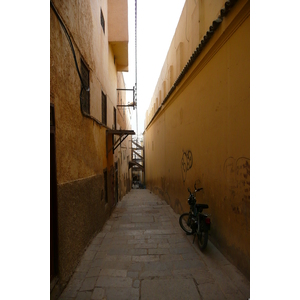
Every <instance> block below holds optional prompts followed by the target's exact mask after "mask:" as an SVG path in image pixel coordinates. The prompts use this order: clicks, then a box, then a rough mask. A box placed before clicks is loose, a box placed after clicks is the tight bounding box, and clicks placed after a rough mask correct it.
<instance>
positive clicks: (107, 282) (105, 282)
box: [96, 276, 132, 287]
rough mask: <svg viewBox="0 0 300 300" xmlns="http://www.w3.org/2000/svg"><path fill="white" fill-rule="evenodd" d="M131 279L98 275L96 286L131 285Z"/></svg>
mask: <svg viewBox="0 0 300 300" xmlns="http://www.w3.org/2000/svg"><path fill="white" fill-rule="evenodd" d="M131 286H132V279H131V278H129V277H126V278H123V277H107V276H99V277H98V279H97V282H96V287H131Z"/></svg>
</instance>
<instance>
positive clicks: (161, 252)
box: [148, 248, 170, 254]
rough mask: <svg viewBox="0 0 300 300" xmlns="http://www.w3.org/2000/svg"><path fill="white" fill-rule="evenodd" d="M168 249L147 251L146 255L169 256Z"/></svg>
mask: <svg viewBox="0 0 300 300" xmlns="http://www.w3.org/2000/svg"><path fill="white" fill-rule="evenodd" d="M169 253H170V251H169V249H163V248H160V249H148V254H169Z"/></svg>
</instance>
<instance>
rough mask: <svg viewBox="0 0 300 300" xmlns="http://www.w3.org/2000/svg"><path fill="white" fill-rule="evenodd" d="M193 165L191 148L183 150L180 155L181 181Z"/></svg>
mask: <svg viewBox="0 0 300 300" xmlns="http://www.w3.org/2000/svg"><path fill="white" fill-rule="evenodd" d="M192 166H193V153H192V151H191V150H187V151H183V153H182V157H181V174H182V180H183V183H184V182H185V180H186V174H187V171H188V170H190V169H191V168H192Z"/></svg>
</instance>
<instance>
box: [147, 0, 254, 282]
mask: <svg viewBox="0 0 300 300" xmlns="http://www.w3.org/2000/svg"><path fill="white" fill-rule="evenodd" d="M238 3H239V2H238ZM249 14H250V7H249V3H248V2H247V1H240V3H239V5H238V4H236V6H235V7H234V8H233V9H232V11H231V12H230V14H229V15H228V18H227V20H226V18H224V20H223V22H224V23H222V25H221V26H223V27H220V28H219V29H218V30H219V31H216V33H215V35H214V36H213V38H212V39H211V40H210V41H209V42H208V44H207V46H206V48H205V51H203V53H202V54H201V55H200V56H199V57H198V58H197V60H196V61H195V63H194V64H193V66H192V67H191V69H190V70H189V72H188V73H187V74H186V75H185V77H184V79H183V80H182V81H181V83H180V84H179V86H177V87H176V89H175V91H174V92H173V93H172V95H171V97H170V98H169V99H168V101H167V102H166V103H165V104H164V106H163V107H161V108H160V111H159V112H158V114H157V116H156V117H155V119H154V120H153V121H152V122H151V123H150V124H149V125H148V127H147V128H146V130H145V133H144V137H145V152H146V154H145V157H146V184H147V188H150V189H151V190H153V191H154V192H156V193H157V194H159V195H160V196H161V197H162V198H164V199H165V200H166V201H167V202H168V203H169V204H170V205H171V206H172V207H173V209H174V210H175V211H176V212H177V213H182V212H184V211H188V210H189V206H188V203H187V197H188V192H187V188H188V187H189V188H190V189H192V188H193V186H194V183H195V181H198V186H202V187H203V188H204V191H203V192H199V193H198V194H197V202H198V203H207V204H208V205H209V209H208V210H207V212H208V213H210V214H211V220H212V226H211V235H210V240H211V241H213V243H214V244H215V245H216V246H217V247H218V248H219V249H221V251H222V252H223V253H224V254H225V255H226V256H227V257H228V258H229V259H230V260H231V261H232V262H233V263H234V264H236V265H237V266H238V267H239V268H240V270H241V271H242V272H243V273H244V274H245V275H246V276H248V277H249V276H250V16H249ZM225 20H226V22H225ZM211 21H212V20H211ZM177 29H178V28H177ZM175 67H176V66H175Z"/></svg>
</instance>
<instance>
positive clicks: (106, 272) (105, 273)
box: [100, 269, 127, 277]
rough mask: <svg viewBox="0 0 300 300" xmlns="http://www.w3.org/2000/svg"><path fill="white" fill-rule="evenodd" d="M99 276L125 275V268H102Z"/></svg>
mask: <svg viewBox="0 0 300 300" xmlns="http://www.w3.org/2000/svg"><path fill="white" fill-rule="evenodd" d="M100 276H112V277H126V276H127V270H115V269H102V270H101V272H100Z"/></svg>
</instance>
